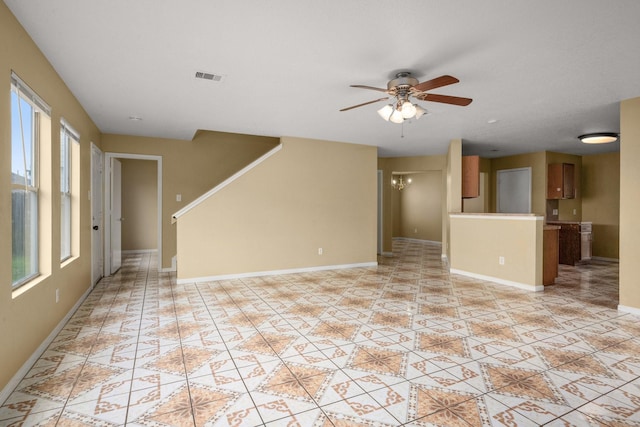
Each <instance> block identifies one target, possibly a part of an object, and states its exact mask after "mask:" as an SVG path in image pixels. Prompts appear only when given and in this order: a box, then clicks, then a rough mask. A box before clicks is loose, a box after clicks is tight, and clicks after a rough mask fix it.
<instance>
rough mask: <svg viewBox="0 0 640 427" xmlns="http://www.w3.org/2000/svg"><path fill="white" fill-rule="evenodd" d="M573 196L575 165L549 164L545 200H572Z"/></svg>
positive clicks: (574, 191) (574, 192) (574, 193)
mask: <svg viewBox="0 0 640 427" xmlns="http://www.w3.org/2000/svg"><path fill="white" fill-rule="evenodd" d="M575 196H576V186H575V165H574V164H573V163H552V164H549V169H548V173H547V199H573V198H574V197H575Z"/></svg>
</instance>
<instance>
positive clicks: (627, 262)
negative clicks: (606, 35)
mask: <svg viewBox="0 0 640 427" xmlns="http://www.w3.org/2000/svg"><path fill="white" fill-rule="evenodd" d="M620 137H621V138H620V305H619V306H618V308H619V309H620V310H622V311H628V312H632V313H635V314H640V263H638V257H640V219H639V218H640V215H638V213H639V212H640V190H639V188H640V167H638V165H639V164H640V98H634V99H629V100H626V101H623V102H622V103H621V105H620Z"/></svg>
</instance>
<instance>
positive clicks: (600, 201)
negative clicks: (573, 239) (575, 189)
mask: <svg viewBox="0 0 640 427" xmlns="http://www.w3.org/2000/svg"><path fill="white" fill-rule="evenodd" d="M636 194H637V193H636ZM582 220H583V221H590V222H592V227H593V230H592V237H593V240H592V252H593V256H595V257H602V258H608V259H619V258H620V251H619V244H620V153H619V152H614V153H604V154H592V155H588V156H582Z"/></svg>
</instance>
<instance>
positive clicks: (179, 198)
mask: <svg viewBox="0 0 640 427" xmlns="http://www.w3.org/2000/svg"><path fill="white" fill-rule="evenodd" d="M181 201H182V194H176V202H181Z"/></svg>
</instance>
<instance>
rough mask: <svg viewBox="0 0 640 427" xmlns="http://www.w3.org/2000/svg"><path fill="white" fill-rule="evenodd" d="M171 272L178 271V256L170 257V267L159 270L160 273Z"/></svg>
mask: <svg viewBox="0 0 640 427" xmlns="http://www.w3.org/2000/svg"><path fill="white" fill-rule="evenodd" d="M172 271H178V256H177V255H174V256H172V257H171V267H167V268H160V272H161V273H171V272H172Z"/></svg>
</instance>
